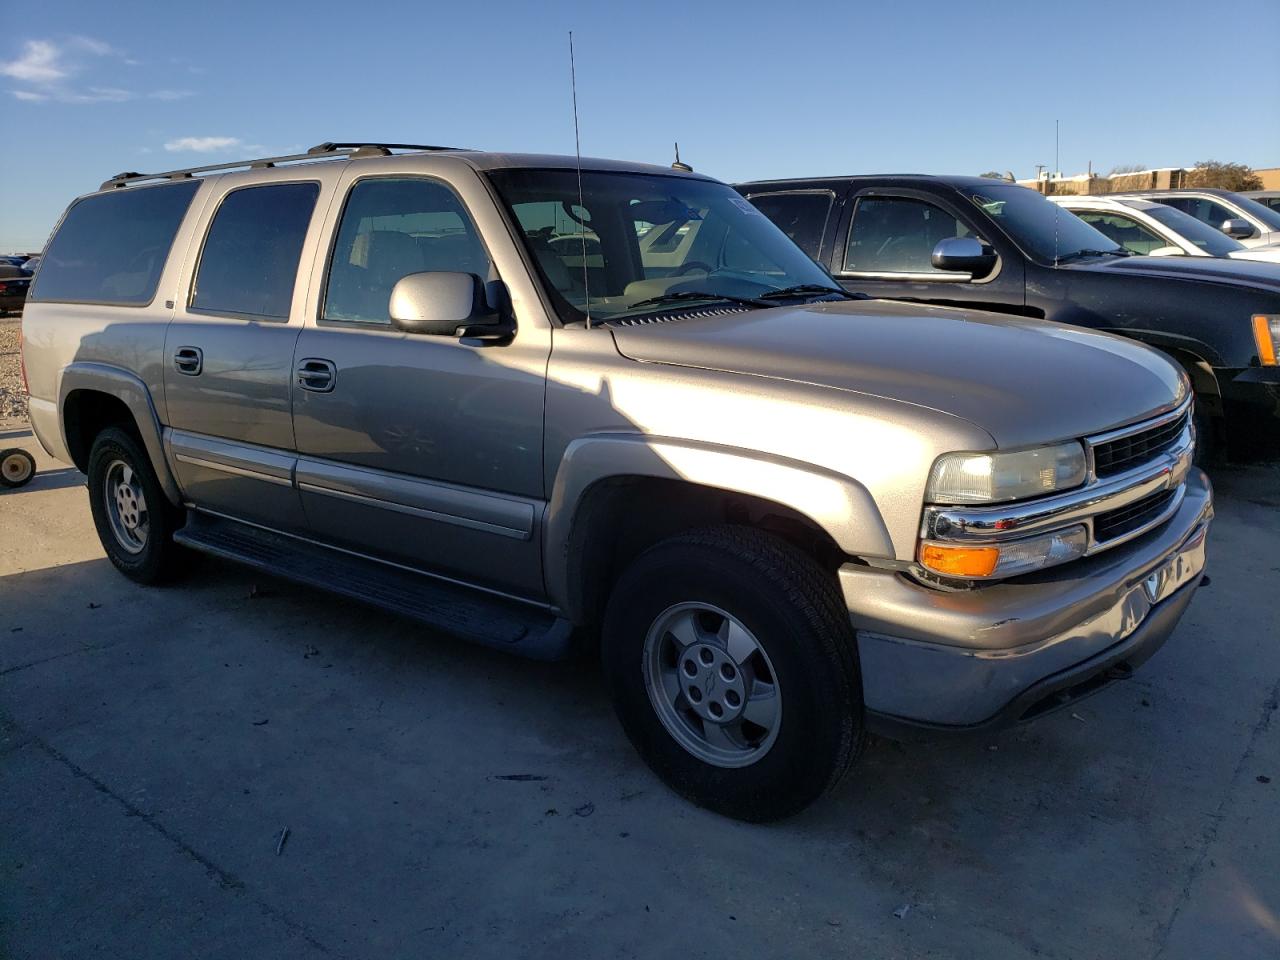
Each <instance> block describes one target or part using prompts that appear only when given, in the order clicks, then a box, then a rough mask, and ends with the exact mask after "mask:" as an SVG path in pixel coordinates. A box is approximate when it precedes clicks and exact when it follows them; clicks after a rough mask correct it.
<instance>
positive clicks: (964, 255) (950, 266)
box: [929, 237, 996, 279]
mask: <svg viewBox="0 0 1280 960" xmlns="http://www.w3.org/2000/svg"><path fill="white" fill-rule="evenodd" d="M929 262H930V263H932V264H933V267H934V269H935V270H951V271H956V272H965V273H968V274H969V275H970V276H972V277H973V278H974V279H978V278H980V277H985V276H986V275H987V274H989V273H990V272H991V271H992V270H993V269H994V268H995V265H996V255H995V252H994V251H993V250H992V249H991V248H990V247H988V246H986V245H985V244H984V243H983V242H982V241H981V240H978V239H977V238H976V237H947V238H946V239H945V240H940V241H938V245H937V246H936V247H934V248H933V256H932V257H930V261H929Z"/></svg>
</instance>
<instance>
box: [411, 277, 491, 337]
mask: <svg viewBox="0 0 1280 960" xmlns="http://www.w3.org/2000/svg"><path fill="white" fill-rule="evenodd" d="M388 310H389V311H390V314H391V323H392V325H393V326H395V327H396V328H397V329H399V330H403V331H405V332H406V333H426V334H435V335H436V336H445V337H461V338H464V339H465V338H475V339H481V340H490V339H497V338H495V337H494V336H492V335H491V334H493V333H495V332H500V333H501V334H502V335H506V334H509V333H511V332H513V328H511V327H510V325H507V324H503V323H502V322H501V321H500V320H499V318H498V315H497V313H496V312H495V311H493V310H491V309H490V308H489V305H488V303H487V302H486V298H485V296H484V288H483V286H482V284H481V282H480V278H479V277H477V276H476V275H475V274H473V273H449V272H446V271H443V270H433V271H428V272H425V273H411V274H409V275H408V276H407V277H401V278H400V279H399V280H398V281H397V282H396V285H395V286H394V287H393V288H392V290H391V300H390V302H389V304H388ZM486 334H490V335H486Z"/></svg>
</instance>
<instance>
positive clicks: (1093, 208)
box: [1049, 196, 1280, 264]
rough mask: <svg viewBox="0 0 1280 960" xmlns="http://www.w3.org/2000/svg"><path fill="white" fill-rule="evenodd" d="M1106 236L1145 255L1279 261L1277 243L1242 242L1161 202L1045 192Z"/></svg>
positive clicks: (1279, 251) (1134, 198)
mask: <svg viewBox="0 0 1280 960" xmlns="http://www.w3.org/2000/svg"><path fill="white" fill-rule="evenodd" d="M1049 199H1050V200H1052V201H1053V202H1054V203H1056V204H1058V205H1059V206H1062V207H1066V208H1067V209H1068V210H1070V211H1071V212H1072V213H1074V214H1075V215H1076V216H1077V217H1079V218H1080V219H1081V220H1083V221H1084V222H1085V223H1087V224H1089V226H1091V227H1093V228H1094V229H1095V230H1097V231H1098V232H1100V233H1102V234H1104V235H1105V236H1106V237H1107V239H1108V240H1114V241H1115V242H1116V243H1118V244H1119V245H1120V246H1122V247H1124V248H1125V249H1126V250H1128V251H1129V252H1130V253H1136V254H1140V255H1142V256H1148V257H1168V256H1189V257H1231V258H1232V259H1235V260H1263V261H1266V262H1268V263H1277V264H1280V244H1269V245H1267V246H1261V247H1246V246H1245V245H1244V244H1243V243H1241V242H1240V241H1239V240H1235V239H1232V238H1231V237H1228V236H1227V235H1226V234H1225V233H1222V232H1221V231H1220V230H1215V229H1214V228H1213V227H1211V226H1209V225H1208V224H1207V223H1203V222H1201V221H1199V220H1197V219H1196V218H1195V217H1193V216H1191V215H1190V214H1189V213H1183V212H1182V211H1181V210H1177V209H1175V208H1173V207H1170V206H1168V205H1166V204H1163V203H1156V202H1154V201H1152V200H1144V199H1141V198H1138V197H1129V196H1124V197H1116V196H1102V197H1050V198H1049Z"/></svg>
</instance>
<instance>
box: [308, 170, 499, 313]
mask: <svg viewBox="0 0 1280 960" xmlns="http://www.w3.org/2000/svg"><path fill="white" fill-rule="evenodd" d="M428 270H438V271H447V272H456V273H471V274H475V275H476V276H478V277H480V279H482V280H483V279H485V278H486V277H488V275H489V256H488V254H487V253H486V252H485V249H484V245H483V244H482V243H481V242H480V235H479V233H478V232H477V231H476V228H475V225H474V224H473V223H472V222H471V217H470V216H468V214H467V211H466V210H465V209H464V208H463V206H462V201H461V200H459V199H458V198H457V196H455V195H454V193H453V191H452V190H450V189H449V188H448V187H445V186H444V185H442V184H440V183H436V182H435V181H433V180H424V179H393V178H377V179H370V180H361V181H359V182H358V183H357V184H356V185H355V186H354V187H352V188H351V193H350V194H349V195H348V197H347V206H346V209H345V210H344V211H343V213H342V223H341V225H340V226H339V228H338V238H337V240H336V241H335V243H334V249H333V259H332V261H331V262H330V264H329V282H328V286H327V288H326V291H325V300H324V311H323V313H322V317H323V319H325V320H339V321H348V322H355V323H380V324H390V323H391V314H390V309H389V305H390V302H391V290H392V288H393V287H394V286H395V285H396V283H397V282H399V280H400V279H401V278H402V277H407V276H408V275H409V274H411V273H422V272H424V271H428Z"/></svg>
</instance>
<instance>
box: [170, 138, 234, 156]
mask: <svg viewBox="0 0 1280 960" xmlns="http://www.w3.org/2000/svg"><path fill="white" fill-rule="evenodd" d="M242 143H243V141H242V140H241V139H240V138H239V137H178V139H176V140H170V141H169V142H168V143H166V144H165V145H164V148H165V149H166V150H168V151H169V152H170V153H181V152H184V151H189V152H192V153H216V152H218V151H221V150H231V149H233V148H235V147H239V146H241V144H242Z"/></svg>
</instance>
